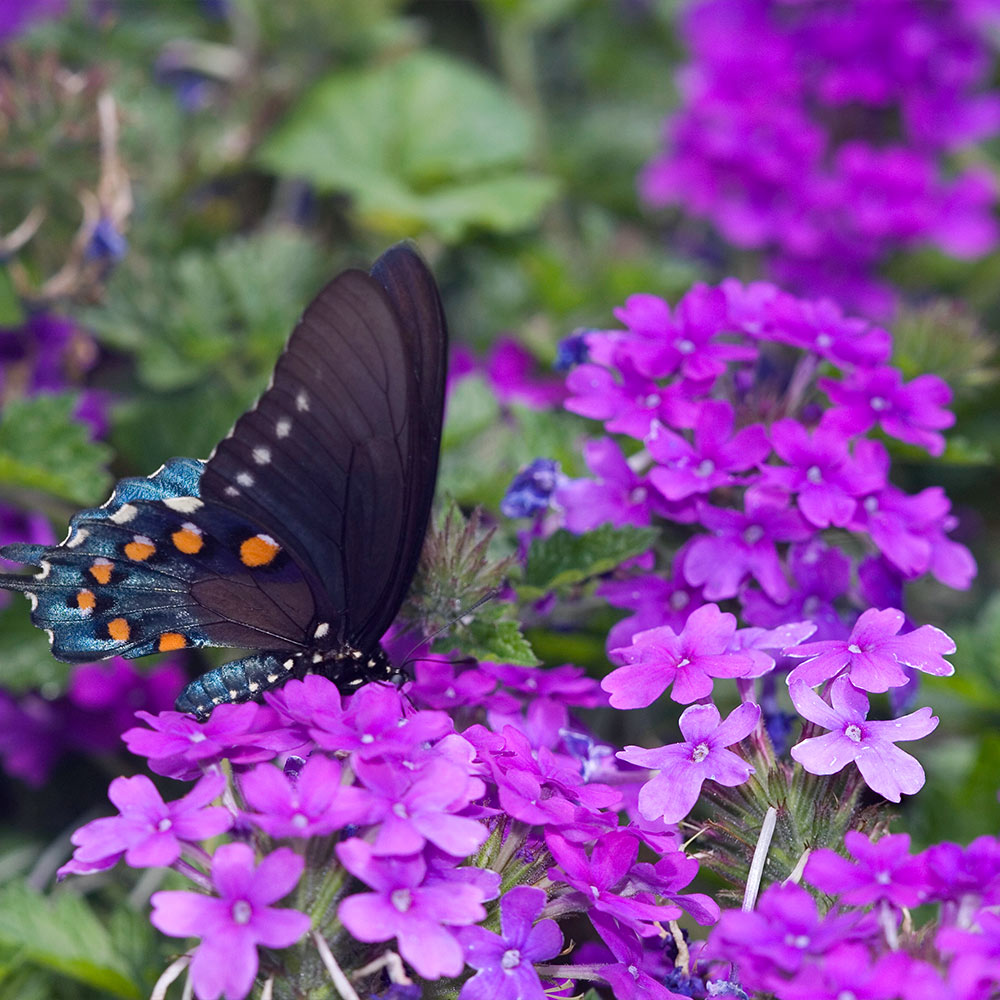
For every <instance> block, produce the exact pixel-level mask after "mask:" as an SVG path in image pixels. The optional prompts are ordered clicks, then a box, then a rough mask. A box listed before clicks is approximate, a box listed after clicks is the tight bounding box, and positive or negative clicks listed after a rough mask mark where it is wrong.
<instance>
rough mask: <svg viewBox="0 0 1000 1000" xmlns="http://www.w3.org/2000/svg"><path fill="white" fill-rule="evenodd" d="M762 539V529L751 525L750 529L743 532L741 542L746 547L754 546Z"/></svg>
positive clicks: (756, 525)
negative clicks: (744, 543)
mask: <svg viewBox="0 0 1000 1000" xmlns="http://www.w3.org/2000/svg"><path fill="white" fill-rule="evenodd" d="M763 537H764V529H763V528H762V527H761V526H760V525H759V524H751V525H750V527H749V528H747V529H746V530H745V531H744V532H743V541H744V542H746V543H747V545H755V544H756V543H757V542H759V541H760V540H761V539H762V538H763Z"/></svg>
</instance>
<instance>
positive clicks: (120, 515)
mask: <svg viewBox="0 0 1000 1000" xmlns="http://www.w3.org/2000/svg"><path fill="white" fill-rule="evenodd" d="M138 513H139V508H138V507H134V506H133V505H132V504H130V503H124V504H122V505H121V507H119V508H118V510H116V511H115V512H114V513H113V514H112V515H111V517H110V518H109V520H111V521H114V523H115V524H128V523H129V521H134V520H135V516H136V514H138Z"/></svg>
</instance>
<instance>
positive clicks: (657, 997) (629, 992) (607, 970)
mask: <svg viewBox="0 0 1000 1000" xmlns="http://www.w3.org/2000/svg"><path fill="white" fill-rule="evenodd" d="M605 940H606V942H607V945H608V947H609V948H610V949H611V953H612V955H614V957H615V958H616V959H618V961H617V962H615V963H614V964H613V965H602V966H601V970H600V972H601V976H602V978H603V979H604V981H605V982H606V983H607V984H608V985H609V986H610V987H611V989H612V992H613V995H614V996H615V998H616V1000H684V997H685V996H686V994H680V993H674V992H672V991H671V990H668V989H667V988H666V986H664V985H663V983H662V982H659V981H658V979H656V978H654V977H653V976H652V975H650V974H649V973H648V972H646V971H645V970H644V968H643V965H644V964H645V963H644V961H643V959H644V955H643V949H642V941H643V939H642V938H640V937H639V935H638V934H635V933H634V932H633V933H629V932H628V931H625V930H624V929H621V930H620V931H618V932H617V933H614V934H608V935H607V936H606V938H605Z"/></svg>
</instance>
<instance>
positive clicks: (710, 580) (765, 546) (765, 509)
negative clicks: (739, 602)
mask: <svg viewBox="0 0 1000 1000" xmlns="http://www.w3.org/2000/svg"><path fill="white" fill-rule="evenodd" d="M743 502H744V506H745V508H746V512H745V513H741V512H740V511H737V510H731V509H728V508H722V507H713V506H711V505H710V504H707V503H701V504H700V506H699V508H698V518H699V520H700V521H701V523H702V524H703V525H704V526H705V527H706V528H708V529H709V531H711V532H712V534H710V535H699V536H697V537H695V538H694V539H693V540H692V541H691V543H690V545H689V547H688V549H687V554H686V555H685V557H684V567H683V569H684V578H685V579H686V580H687V582H688V583H690V584H692V585H693V586H696V587H698V586H703V587H704V588H705V597H706V598H708V600H710V601H720V600H725V598H727V597H735V596H736V595H737V594H738V593H739V590H740V584H741V583H742V582H743V581H744V580H745V579H746V578H747V576H752V577H753V578H754V579H756V580H757V582H758V583H759V584H760V585H761V587H763V589H764V593H766V594H767V596H768V597H770V598H771V600H773V601H777V602H778V603H779V604H782V603H784V602H785V601H787V600H788V599H789V597H790V596H791V590H790V588H789V586H788V581H787V580H786V579H785V573H784V570H783V568H782V565H781V560H780V559H779V558H778V551H777V549H776V548H775V543H776V542H801V541H804V540H805V539H806V538H808V537H809V536H810V535H811V534H812V531H811V529H810V527H809V525H807V524H806V522H805V521H804V520H803V518H802V515H801V514H799V513H798V511H795V510H790V509H789V508H788V507H786V506H784V505H783V504H778V503H775V502H774V500H773V499H770V498H769V497H768V496H767V495H765V494H761V493H755V492H752V491H749V490H748V491H747V493H746V495H745V497H744V501H743Z"/></svg>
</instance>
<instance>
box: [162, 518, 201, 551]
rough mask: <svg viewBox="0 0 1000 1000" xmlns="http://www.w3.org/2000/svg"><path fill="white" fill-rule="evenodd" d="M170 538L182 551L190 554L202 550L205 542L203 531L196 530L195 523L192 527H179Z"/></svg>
mask: <svg viewBox="0 0 1000 1000" xmlns="http://www.w3.org/2000/svg"><path fill="white" fill-rule="evenodd" d="M170 538H171V540H172V541H173V543H174V547H175V548H177V549H179V550H180V551H181V552H186V553H187V554H188V555H189V556H193V555H195V554H196V553H198V552H201V550H202V546H204V544H205V539H204V538H202V537H201V532H200V531H197V530H194V526H193V525H192V527H190V528H188V527H184V528H178V529H177V531H175V532H174V533H173V534H172V535H171V536H170Z"/></svg>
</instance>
